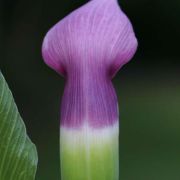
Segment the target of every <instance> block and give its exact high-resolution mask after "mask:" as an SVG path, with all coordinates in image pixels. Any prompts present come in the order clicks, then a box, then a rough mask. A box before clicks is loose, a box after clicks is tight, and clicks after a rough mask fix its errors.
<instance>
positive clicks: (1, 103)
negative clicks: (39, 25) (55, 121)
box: [0, 73, 38, 180]
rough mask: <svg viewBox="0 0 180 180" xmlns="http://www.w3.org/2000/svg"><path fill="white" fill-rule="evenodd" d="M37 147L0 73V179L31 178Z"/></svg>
mask: <svg viewBox="0 0 180 180" xmlns="http://www.w3.org/2000/svg"><path fill="white" fill-rule="evenodd" d="M37 161H38V157H37V151H36V147H35V145H34V144H33V143H32V142H31V140H30V138H29V137H28V136H27V133H26V128H25V124H24V122H23V120H22V118H21V116H20V114H19V112H18V109H17V106H16V104H15V102H14V99H13V96H12V93H11V91H10V90H9V87H8V85H7V83H6V81H5V79H4V77H3V75H2V74H1V73H0V179H1V180H34V179H35V173H36V169H37Z"/></svg>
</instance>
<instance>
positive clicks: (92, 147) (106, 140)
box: [60, 124, 119, 180]
mask: <svg viewBox="0 0 180 180" xmlns="http://www.w3.org/2000/svg"><path fill="white" fill-rule="evenodd" d="M118 135H119V133H118V124H116V125H114V126H112V127H108V128H105V129H102V130H98V129H97V130H93V129H90V128H82V130H80V131H77V130H68V129H62V128H61V138H60V140H61V142H60V150H61V151H60V157H61V180H119V157H118V155H119V152H118Z"/></svg>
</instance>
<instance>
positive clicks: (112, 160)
mask: <svg viewBox="0 0 180 180" xmlns="http://www.w3.org/2000/svg"><path fill="white" fill-rule="evenodd" d="M136 48H137V40H136V37H135V35H134V32H133V28H132V25H131V23H130V21H129V19H128V18H127V17H126V15H125V14H124V13H123V12H122V10H121V9H120V7H119V5H118V2H117V1H116V0H91V1H89V2H88V3H87V4H85V5H84V6H82V7H80V8H79V9H77V10H75V11H74V12H72V13H71V14H69V15H68V16H67V17H65V18H64V19H63V20H61V21H60V22H58V23H57V24H56V25H55V26H53V27H52V28H51V29H50V31H49V32H48V33H47V35H46V37H45V39H44V42H43V47H42V53H43V57H44V60H45V62H46V63H47V65H49V66H50V67H51V68H53V69H54V70H55V71H57V72H58V73H59V74H60V75H62V76H64V77H65V79H66V85H65V89H64V95H63V98H62V103H61V117H60V119H61V120H60V159H61V179H62V180H119V157H118V155H119V148H118V147H119V143H118V136H119V121H118V102H117V97H116V93H115V90H114V88H113V85H112V82H111V79H112V78H113V77H114V76H115V74H116V73H117V71H118V70H119V69H120V68H121V67H122V66H123V65H124V64H125V63H127V62H128V61H129V60H130V59H131V58H132V56H133V55H134V53H135V51H136Z"/></svg>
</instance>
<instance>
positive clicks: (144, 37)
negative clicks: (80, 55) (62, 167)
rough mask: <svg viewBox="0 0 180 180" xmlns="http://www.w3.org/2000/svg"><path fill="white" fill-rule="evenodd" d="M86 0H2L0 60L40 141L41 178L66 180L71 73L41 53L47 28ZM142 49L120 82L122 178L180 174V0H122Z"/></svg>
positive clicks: (150, 179)
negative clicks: (64, 129) (62, 144)
mask: <svg viewBox="0 0 180 180" xmlns="http://www.w3.org/2000/svg"><path fill="white" fill-rule="evenodd" d="M85 2H86V1H85V0H83V1H82V0H75V1H74V0H73V1H72V0H51V1H48V0H26V1H25V0H1V1H0V15H1V20H0V54H1V56H0V68H1V70H2V72H3V74H4V76H5V77H6V80H7V81H8V84H9V86H10V88H11V90H12V92H13V94H14V97H15V100H16V102H17V105H18V107H19V111H20V113H21V114H22V117H23V119H24V121H25V123H26V126H27V130H28V134H29V135H30V137H31V139H32V140H33V142H34V143H35V144H36V145H37V149H38V153H39V166H38V172H37V180H50V179H52V180H59V179H60V178H59V149H58V148H59V147H58V146H59V145H58V143H59V104H60V99H61V96H62V92H63V86H64V80H63V78H62V77H59V75H57V74H56V73H55V72H54V71H53V70H51V69H49V68H48V67H47V66H46V65H45V64H44V63H43V60H42V57H41V44H42V39H43V37H44V35H45V33H46V32H47V31H48V29H49V28H50V27H51V26H52V25H54V24H55V23H56V22H57V21H59V20H60V19H62V18H63V17H64V16H65V15H67V14H68V13H69V12H71V11H72V10H74V9H76V8H77V7H79V6H80V5H82V4H84V3H85ZM120 4H121V7H122V9H123V10H124V11H125V12H126V14H128V16H129V18H130V19H131V21H132V23H133V26H134V29H135V32H136V35H137V38H138V40H139V49H138V51H137V53H136V55H135V57H134V58H133V60H132V61H131V62H130V63H129V64H128V65H126V66H124V67H123V68H122V69H121V70H120V72H119V73H118V75H117V76H116V78H115V79H114V84H115V87H116V91H117V94H118V97H119V104H120V118H121V134H120V171H121V174H120V180H179V179H180V54H179V53H180V1H179V0H173V1H166V0H156V1H155V0H154V1H153V0H121V2H120Z"/></svg>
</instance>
